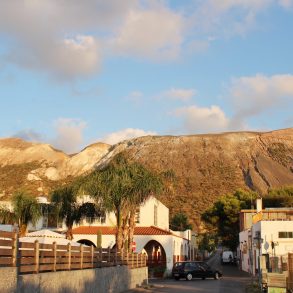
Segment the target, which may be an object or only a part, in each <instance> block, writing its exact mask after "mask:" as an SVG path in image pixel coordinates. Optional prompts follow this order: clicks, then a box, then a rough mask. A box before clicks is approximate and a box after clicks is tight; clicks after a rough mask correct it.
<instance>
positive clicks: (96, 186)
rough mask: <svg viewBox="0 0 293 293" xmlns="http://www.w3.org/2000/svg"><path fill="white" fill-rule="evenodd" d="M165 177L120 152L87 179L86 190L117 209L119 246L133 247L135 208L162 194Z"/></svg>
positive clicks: (104, 203) (84, 187)
mask: <svg viewBox="0 0 293 293" xmlns="http://www.w3.org/2000/svg"><path fill="white" fill-rule="evenodd" d="M161 187H162V182H161V179H160V177H159V176H158V175H156V174H155V173H153V172H151V171H149V170H147V169H146V168H145V167H144V166H142V165H141V164H139V163H136V162H131V161H130V160H128V158H127V157H126V155H125V154H123V153H119V154H118V155H116V156H115V157H114V158H113V159H112V160H111V161H110V162H109V163H108V164H107V165H106V166H103V167H102V168H101V169H98V170H96V171H94V172H92V173H91V174H89V175H88V176H86V178H85V179H84V185H83V189H84V190H86V191H87V192H88V193H89V194H91V195H92V196H95V198H96V200H97V201H98V202H99V204H101V203H102V205H103V206H104V207H105V209H106V210H107V211H114V212H115V216H116V221H117V232H116V245H117V249H118V250H121V249H123V248H125V244H126V243H128V248H129V247H130V246H131V243H132V238H133V230H134V216H135V209H136V207H137V206H139V205H140V204H141V203H142V202H144V201H145V200H146V199H147V198H148V197H149V196H150V195H151V194H153V193H159V192H160V190H161Z"/></svg>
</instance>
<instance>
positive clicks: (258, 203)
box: [256, 197, 262, 213]
mask: <svg viewBox="0 0 293 293" xmlns="http://www.w3.org/2000/svg"><path fill="white" fill-rule="evenodd" d="M261 211H262V198H261V197H260V198H257V199H256V212H257V213H259V212H261Z"/></svg>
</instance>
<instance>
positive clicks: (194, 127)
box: [172, 105, 229, 133]
mask: <svg viewBox="0 0 293 293" xmlns="http://www.w3.org/2000/svg"><path fill="white" fill-rule="evenodd" d="M172 115H174V116H176V117H180V118H182V119H183V126H184V130H185V131H187V132H188V133H210V132H219V131H225V130H227V129H228V128H229V119H228V118H227V117H226V115H225V113H224V112H223V110H222V109H221V108H220V107H218V106H214V105H212V106H211V107H209V108H208V107H198V106H196V105H193V106H189V107H182V108H178V109H176V110H175V111H174V112H173V113H172Z"/></svg>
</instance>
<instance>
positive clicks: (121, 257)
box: [0, 231, 146, 274]
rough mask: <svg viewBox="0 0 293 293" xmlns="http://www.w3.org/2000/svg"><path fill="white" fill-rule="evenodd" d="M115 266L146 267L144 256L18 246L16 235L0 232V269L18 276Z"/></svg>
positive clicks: (80, 248)
mask: <svg viewBox="0 0 293 293" xmlns="http://www.w3.org/2000/svg"><path fill="white" fill-rule="evenodd" d="M117 265H126V266H128V267H129V268H140V267H145V266H146V256H145V255H144V254H137V253H126V252H123V251H122V252H117V251H116V250H111V249H104V248H100V249H98V248H94V247H93V246H91V247H88V246H84V245H80V246H71V245H70V244H68V245H58V244H56V243H53V244H42V243H39V242H38V241H35V242H34V243H30V242H18V238H17V234H16V233H13V232H2V231H0V267H1V266H2V267H3V266H15V267H16V266H17V267H18V268H19V273H20V274H24V273H39V272H51V271H53V272H54V271H60V270H80V269H89V268H101V267H109V266H117Z"/></svg>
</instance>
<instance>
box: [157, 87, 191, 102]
mask: <svg viewBox="0 0 293 293" xmlns="http://www.w3.org/2000/svg"><path fill="white" fill-rule="evenodd" d="M195 95H196V90H195V89H183V88H181V89H180V88H171V89H170V90H167V91H164V92H162V93H160V94H159V95H158V96H157V97H158V98H166V99H172V100H180V101H183V102H187V101H190V100H191V99H192V97H194V96H195Z"/></svg>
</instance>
